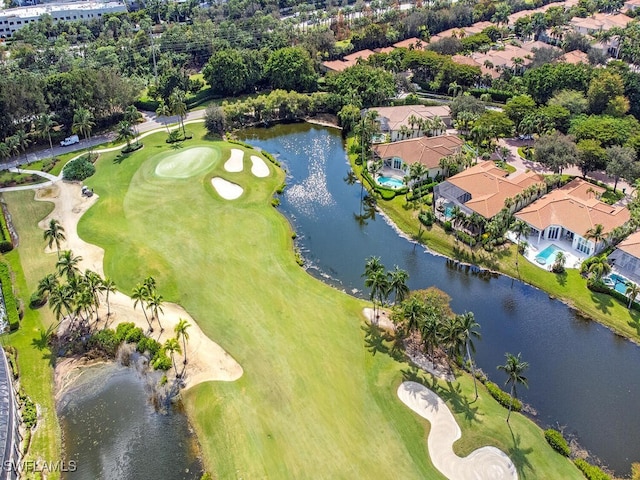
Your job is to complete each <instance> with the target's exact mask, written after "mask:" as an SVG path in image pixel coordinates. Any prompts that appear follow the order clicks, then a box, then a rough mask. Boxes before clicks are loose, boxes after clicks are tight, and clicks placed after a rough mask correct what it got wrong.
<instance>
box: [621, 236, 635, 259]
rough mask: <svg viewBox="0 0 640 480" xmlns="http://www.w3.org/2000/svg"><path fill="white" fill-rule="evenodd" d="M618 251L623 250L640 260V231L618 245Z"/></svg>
mask: <svg viewBox="0 0 640 480" xmlns="http://www.w3.org/2000/svg"><path fill="white" fill-rule="evenodd" d="M618 250H622V251H623V252H625V253H628V254H629V255H631V256H633V257H636V258H640V231H637V232H635V233H632V234H631V235H629V236H628V237H627V238H626V239H625V240H623V241H622V242H620V243H619V244H618Z"/></svg>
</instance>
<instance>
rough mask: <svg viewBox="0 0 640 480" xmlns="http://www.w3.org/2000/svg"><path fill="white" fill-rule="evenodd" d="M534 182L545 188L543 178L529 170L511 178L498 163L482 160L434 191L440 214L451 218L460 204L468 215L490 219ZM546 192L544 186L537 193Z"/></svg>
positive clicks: (436, 209) (437, 209)
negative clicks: (452, 211) (473, 214)
mask: <svg viewBox="0 0 640 480" xmlns="http://www.w3.org/2000/svg"><path fill="white" fill-rule="evenodd" d="M533 185H539V186H540V187H542V186H543V185H544V181H543V177H542V176H541V175H538V174H537V173H534V172H526V173H522V174H520V175H517V176H515V177H513V178H511V177H508V173H507V172H506V171H505V170H503V169H501V168H498V167H497V166H496V164H495V163H494V162H492V161H486V162H481V163H478V164H477V165H474V166H473V167H470V168H467V169H466V170H464V171H462V172H460V173H458V174H457V175H454V176H452V177H450V178H449V179H447V180H446V181H444V182H442V183H441V184H439V185H436V187H435V188H434V190H433V200H434V205H435V211H436V217H438V218H439V219H440V220H450V218H449V212H450V211H451V209H452V208H454V207H456V206H457V207H459V208H460V210H462V211H463V212H464V213H466V214H467V215H471V214H472V213H474V212H475V213H477V214H479V215H482V216H483V217H484V218H486V219H487V220H490V219H491V218H493V217H494V216H495V215H496V214H497V213H498V212H500V210H502V209H503V208H505V201H507V199H508V198H511V199H515V198H516V197H517V196H518V195H519V194H520V195H521V194H522V193H523V192H524V191H525V190H526V189H527V188H529V187H531V186H533ZM542 191H543V189H542V188H540V189H539V190H538V191H537V192H536V194H535V196H536V197H537V195H539V194H540V193H542ZM532 196H533V195H532ZM523 203H524V202H523ZM514 207H515V208H518V207H519V205H515V204H514V205H513V207H512V209H513V208H514Z"/></svg>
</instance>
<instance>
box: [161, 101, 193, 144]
mask: <svg viewBox="0 0 640 480" xmlns="http://www.w3.org/2000/svg"><path fill="white" fill-rule="evenodd" d="M185 98H186V94H185V92H184V91H182V90H180V89H175V90H174V91H173V92H172V93H171V95H170V96H169V101H168V102H165V101H164V100H161V101H160V104H159V105H158V108H157V109H156V115H157V116H158V117H163V118H164V126H165V128H166V129H167V133H169V134H170V131H169V122H168V118H169V117H170V116H171V115H177V116H178V118H179V121H180V126H181V127H182V135H183V136H184V137H186V136H187V131H186V129H185V126H184V119H185V117H186V116H187V111H188V108H187V103H186V99H185Z"/></svg>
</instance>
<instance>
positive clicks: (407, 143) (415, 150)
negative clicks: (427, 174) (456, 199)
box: [374, 135, 464, 168]
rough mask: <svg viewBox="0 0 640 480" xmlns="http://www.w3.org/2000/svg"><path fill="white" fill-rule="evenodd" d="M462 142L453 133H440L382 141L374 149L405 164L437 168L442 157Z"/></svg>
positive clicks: (379, 153)
mask: <svg viewBox="0 0 640 480" xmlns="http://www.w3.org/2000/svg"><path fill="white" fill-rule="evenodd" d="M463 144H464V142H463V141H462V140H461V139H460V138H459V137H457V136H455V135H440V136H438V137H418V138H411V139H409V140H400V141H399V142H393V143H383V144H380V145H376V146H375V147H374V151H375V153H376V154H377V155H378V156H379V157H380V158H391V157H398V158H401V159H402V160H403V161H404V162H405V163H406V164H407V165H412V164H414V163H421V164H422V165H424V166H425V167H427V168H438V167H439V166H440V160H441V159H442V158H444V157H446V156H448V155H453V154H455V153H457V152H459V151H460V148H461V147H462V145H463Z"/></svg>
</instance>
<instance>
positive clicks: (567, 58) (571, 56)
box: [558, 50, 589, 65]
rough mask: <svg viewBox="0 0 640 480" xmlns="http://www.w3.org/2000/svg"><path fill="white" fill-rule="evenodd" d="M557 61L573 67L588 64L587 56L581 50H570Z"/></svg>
mask: <svg viewBox="0 0 640 480" xmlns="http://www.w3.org/2000/svg"><path fill="white" fill-rule="evenodd" d="M558 60H559V61H561V62H564V63H572V64H574V65H577V64H578V63H584V64H587V65H588V64H589V56H588V55H587V54H586V53H584V52H583V51H581V50H572V51H570V52H567V53H565V54H564V55H562V56H561V57H560V58H559V59H558Z"/></svg>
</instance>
